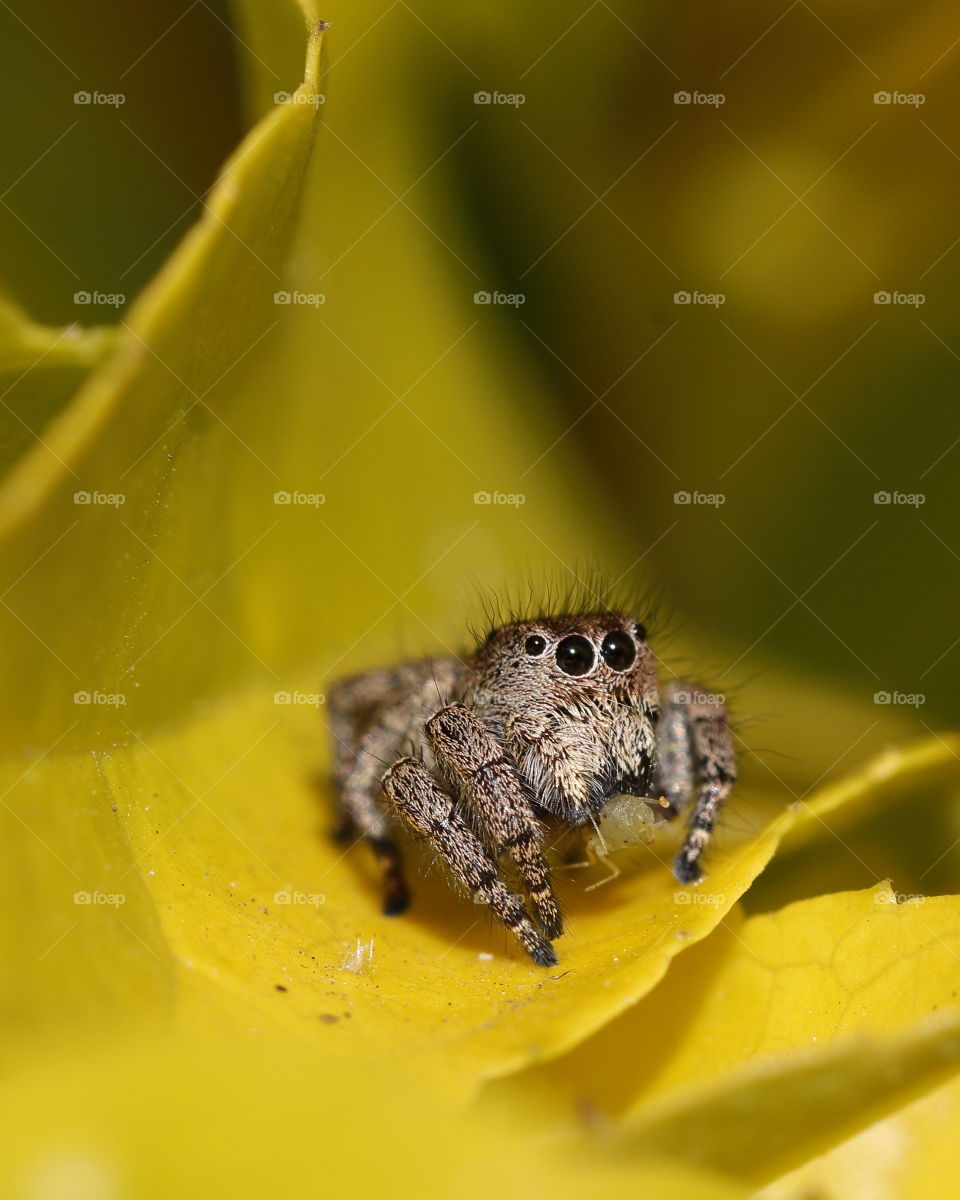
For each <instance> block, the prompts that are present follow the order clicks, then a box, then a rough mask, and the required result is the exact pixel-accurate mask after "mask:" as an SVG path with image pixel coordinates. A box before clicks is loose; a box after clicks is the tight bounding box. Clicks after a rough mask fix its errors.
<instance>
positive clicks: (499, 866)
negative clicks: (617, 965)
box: [328, 612, 736, 966]
mask: <svg viewBox="0 0 960 1200" xmlns="http://www.w3.org/2000/svg"><path fill="white" fill-rule="evenodd" d="M328 711H329V713H330V718H331V727H332V731H333V735H334V749H335V756H336V778H337V785H338V790H339V795H340V800H341V803H342V806H343V810H344V816H345V818H346V822H347V827H348V828H352V829H354V830H355V831H357V832H358V833H360V834H361V835H363V836H364V837H365V838H366V839H367V840H369V842H370V843H371V845H372V846H373V849H374V851H375V853H376V855H377V858H378V860H379V862H380V865H381V867H382V869H383V872H384V878H385V882H386V902H385V911H386V912H388V913H399V912H402V911H403V909H404V908H406V906H407V902H408V899H409V894H408V891H407V886H406V882H405V879H404V875H403V867H402V863H401V858H400V854H399V851H398V849H397V847H396V844H395V842H394V837H393V831H394V823H395V822H399V823H400V824H401V825H406V826H407V827H408V828H410V829H412V830H413V831H415V832H416V833H417V834H419V835H421V836H423V837H424V838H426V839H427V840H428V841H429V842H430V844H431V845H432V846H433V847H434V849H435V850H436V851H437V853H438V854H439V856H440V858H441V859H442V860H443V861H444V862H445V864H446V866H447V867H448V868H449V870H450V872H451V874H452V875H453V877H454V879H455V880H456V881H457V882H458V883H459V884H461V885H462V886H463V887H465V888H467V889H468V890H469V891H470V892H472V893H473V894H474V896H475V897H476V898H477V899H479V900H481V901H483V902H485V903H486V904H488V905H489V906H490V908H491V910H492V911H493V913H494V914H495V915H496V916H497V917H498V918H499V920H500V921H502V922H503V924H504V925H506V926H507V927H508V928H510V929H511V930H512V931H513V933H514V934H515V935H516V937H517V939H518V940H519V942H520V944H521V945H522V946H523V948H524V949H525V950H526V951H527V953H528V954H529V955H530V956H531V958H532V959H533V960H534V962H536V963H539V964H540V965H541V966H552V965H553V964H554V963H555V962H556V961H557V959H556V954H555V952H554V949H553V946H552V945H551V942H552V941H553V940H554V939H556V938H558V937H559V936H560V934H561V933H562V932H563V918H562V916H561V913H560V909H559V907H558V905H557V902H556V899H555V898H554V894H553V889H552V887H551V884H550V872H549V867H548V865H547V862H546V859H545V857H544V853H543V840H544V837H545V833H546V828H547V826H548V825H549V824H550V823H551V822H561V823H567V824H569V825H574V826H577V825H584V824H586V823H587V822H596V821H597V819H598V818H599V817H600V816H601V815H602V813H603V809H604V806H605V805H606V804H608V803H609V802H610V801H612V800H614V799H616V798H617V797H619V796H623V795H628V796H637V797H641V798H642V799H643V800H647V801H648V802H649V803H650V804H651V805H656V806H657V809H658V811H662V813H663V814H664V815H665V816H667V817H668V818H669V817H675V816H677V815H678V814H679V813H681V812H683V811H684V810H686V809H688V808H689V809H690V814H691V815H690V819H689V823H688V828H687V834H686V838H685V840H684V843H683V846H682V848H681V850H680V852H679V854H678V855H677V857H676V859H675V861H674V868H673V869H674V874H675V876H676V878H677V880H678V881H679V882H681V883H693V882H697V881H698V880H699V879H700V878H701V874H702V873H701V866H700V864H701V859H702V856H703V851H704V848H705V847H706V845H707V843H708V841H709V839H710V836H711V834H712V832H713V829H714V825H715V822H716V818H717V813H718V810H719V809H720V806H721V805H722V804H723V802H724V800H725V799H726V797H727V795H728V794H729V792H730V789H731V787H732V786H733V783H734V780H735V778H736V766H735V756H734V750H733V741H732V738H731V734H730V730H729V727H728V724H727V718H726V712H725V709H724V707H723V704H722V702H721V701H720V699H719V698H717V697H714V696H711V695H710V694H708V693H704V692H703V691H701V690H700V689H698V688H696V687H695V686H693V685H691V684H689V683H688V684H683V683H671V684H668V685H667V686H666V687H665V688H664V689H663V690H662V691H661V688H660V685H659V682H658V679H657V671H656V666H655V662H654V657H653V654H652V652H651V650H650V648H649V647H648V645H647V642H646V629H645V627H644V626H643V625H642V624H639V623H638V622H637V621H636V619H635V618H634V617H632V616H631V615H630V614H628V613H624V612H588V613H577V614H568V615H560V616H544V617H538V618H535V619H532V620H528V621H517V622H513V623H511V624H507V625H502V626H500V627H499V628H497V629H494V630H493V631H492V632H491V633H490V635H489V636H488V637H487V638H486V640H485V641H484V642H483V643H482V644H481V645H479V646H478V647H477V648H476V649H475V650H474V652H473V653H472V654H471V655H470V656H469V657H468V658H467V659H466V660H465V661H460V660H458V659H454V658H433V659H423V660H419V661H416V662H409V663H404V664H401V665H399V666H397V667H393V668H386V669H383V670H377V671H370V672H367V673H365V674H363V675H357V676H354V677H353V678H350V679H345V680H341V681H339V682H338V683H336V684H334V686H333V688H332V689H331V690H330V693H329V704H328ZM641 802H642V800H638V803H641ZM512 879H513V880H516V883H517V884H518V885H519V889H520V891H522V892H523V893H524V894H525V896H526V903H525V902H524V900H523V899H521V896H520V894H519V893H518V891H516V890H514V887H513V886H511V880H512Z"/></svg>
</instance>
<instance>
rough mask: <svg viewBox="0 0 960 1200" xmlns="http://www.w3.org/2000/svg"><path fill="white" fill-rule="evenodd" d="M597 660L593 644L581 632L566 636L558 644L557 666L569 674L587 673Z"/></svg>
mask: <svg viewBox="0 0 960 1200" xmlns="http://www.w3.org/2000/svg"><path fill="white" fill-rule="evenodd" d="M595 661H596V656H595V655H594V653H593V646H591V645H590V643H589V642H588V641H587V639H586V638H585V637H582V636H581V635H580V634H579V633H572V634H571V635H570V636H569V637H565V638H564V639H563V641H562V642H560V644H559V645H558V646H557V666H558V667H559V668H560V670H561V671H563V672H564V673H565V674H567V675H586V673H587V672H588V671H589V670H590V668H591V667H592V666H593V664H594V662H595Z"/></svg>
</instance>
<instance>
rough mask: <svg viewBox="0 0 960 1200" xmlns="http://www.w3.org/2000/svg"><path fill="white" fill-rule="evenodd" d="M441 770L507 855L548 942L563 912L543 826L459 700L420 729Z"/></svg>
mask: <svg viewBox="0 0 960 1200" xmlns="http://www.w3.org/2000/svg"><path fill="white" fill-rule="evenodd" d="M424 733H425V734H426V738H427V741H428V742H429V744H430V748H431V749H432V750H433V753H434V756H435V758H436V760H437V765H438V767H439V768H440V770H441V771H442V772H443V773H444V774H445V775H446V776H447V777H448V778H449V779H450V781H451V782H452V783H453V784H454V786H455V788H456V790H457V791H458V792H459V794H460V795H461V796H462V797H463V800H464V803H465V805H466V807H467V809H468V812H469V814H470V816H471V818H472V820H473V823H474V826H475V828H476V830H477V832H478V833H479V835H480V838H481V840H482V841H483V842H484V844H485V845H486V846H488V847H489V848H490V850H491V851H492V853H493V856H494V858H497V859H499V858H500V856H501V855H503V854H509V855H510V857H511V859H512V860H513V863H514V865H515V867H516V869H517V874H518V875H519V876H520V881H521V883H522V884H523V887H524V890H525V891H526V893H527V895H528V896H529V897H530V903H531V905H532V906H533V912H534V915H535V916H536V919H537V924H538V925H539V926H540V928H541V929H542V930H543V932H544V933H545V934H546V935H547V937H548V938H549V939H550V940H551V941H552V940H553V939H554V938H558V937H559V936H560V935H561V934H562V933H563V916H562V915H561V913H560V909H559V907H558V905H557V901H556V898H555V897H554V894H553V889H552V888H551V887H550V875H549V868H548V866H547V863H546V860H545V858H544V857H543V852H542V850H541V848H540V847H541V843H542V841H543V829H542V828H541V825H540V822H539V821H538V820H537V818H536V817H535V816H534V813H533V810H532V809H531V807H530V804H529V802H528V800H527V798H526V795H525V793H524V788H523V784H522V783H521V781H520V775H519V773H518V772H517V768H516V767H515V766H514V764H513V763H512V762H511V760H510V759H509V758H508V757H507V756H506V754H505V753H504V750H503V746H502V745H501V744H500V742H498V741H497V739H496V738H495V737H494V735H493V734H492V733H491V732H490V730H489V729H488V728H487V726H486V725H484V723H483V721H481V720H480V718H479V717H478V716H477V715H476V713H474V712H473V711H471V710H470V709H469V708H466V707H465V706H464V705H462V704H449V705H447V707H446V708H442V709H440V711H439V712H437V713H435V714H434V716H432V717H431V718H430V720H429V721H428V722H427V723H426V726H425V727H424Z"/></svg>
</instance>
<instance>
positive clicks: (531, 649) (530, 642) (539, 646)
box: [523, 633, 547, 658]
mask: <svg viewBox="0 0 960 1200" xmlns="http://www.w3.org/2000/svg"><path fill="white" fill-rule="evenodd" d="M523 648H524V650H525V651H526V653H527V654H529V655H530V657H531V658H539V657H540V655H541V654H542V653H543V652H544V650H546V648H547V639H546V638H545V637H541V636H540V634H539V633H532V634H531V635H530V636H529V637H528V638H527V640H526V641H525V642H524V643H523Z"/></svg>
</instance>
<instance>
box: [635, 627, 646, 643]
mask: <svg viewBox="0 0 960 1200" xmlns="http://www.w3.org/2000/svg"><path fill="white" fill-rule="evenodd" d="M633 636H634V637H635V638H636V639H637V641H638V642H645V641H646V640H647V627H646V625H634V627H633Z"/></svg>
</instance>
